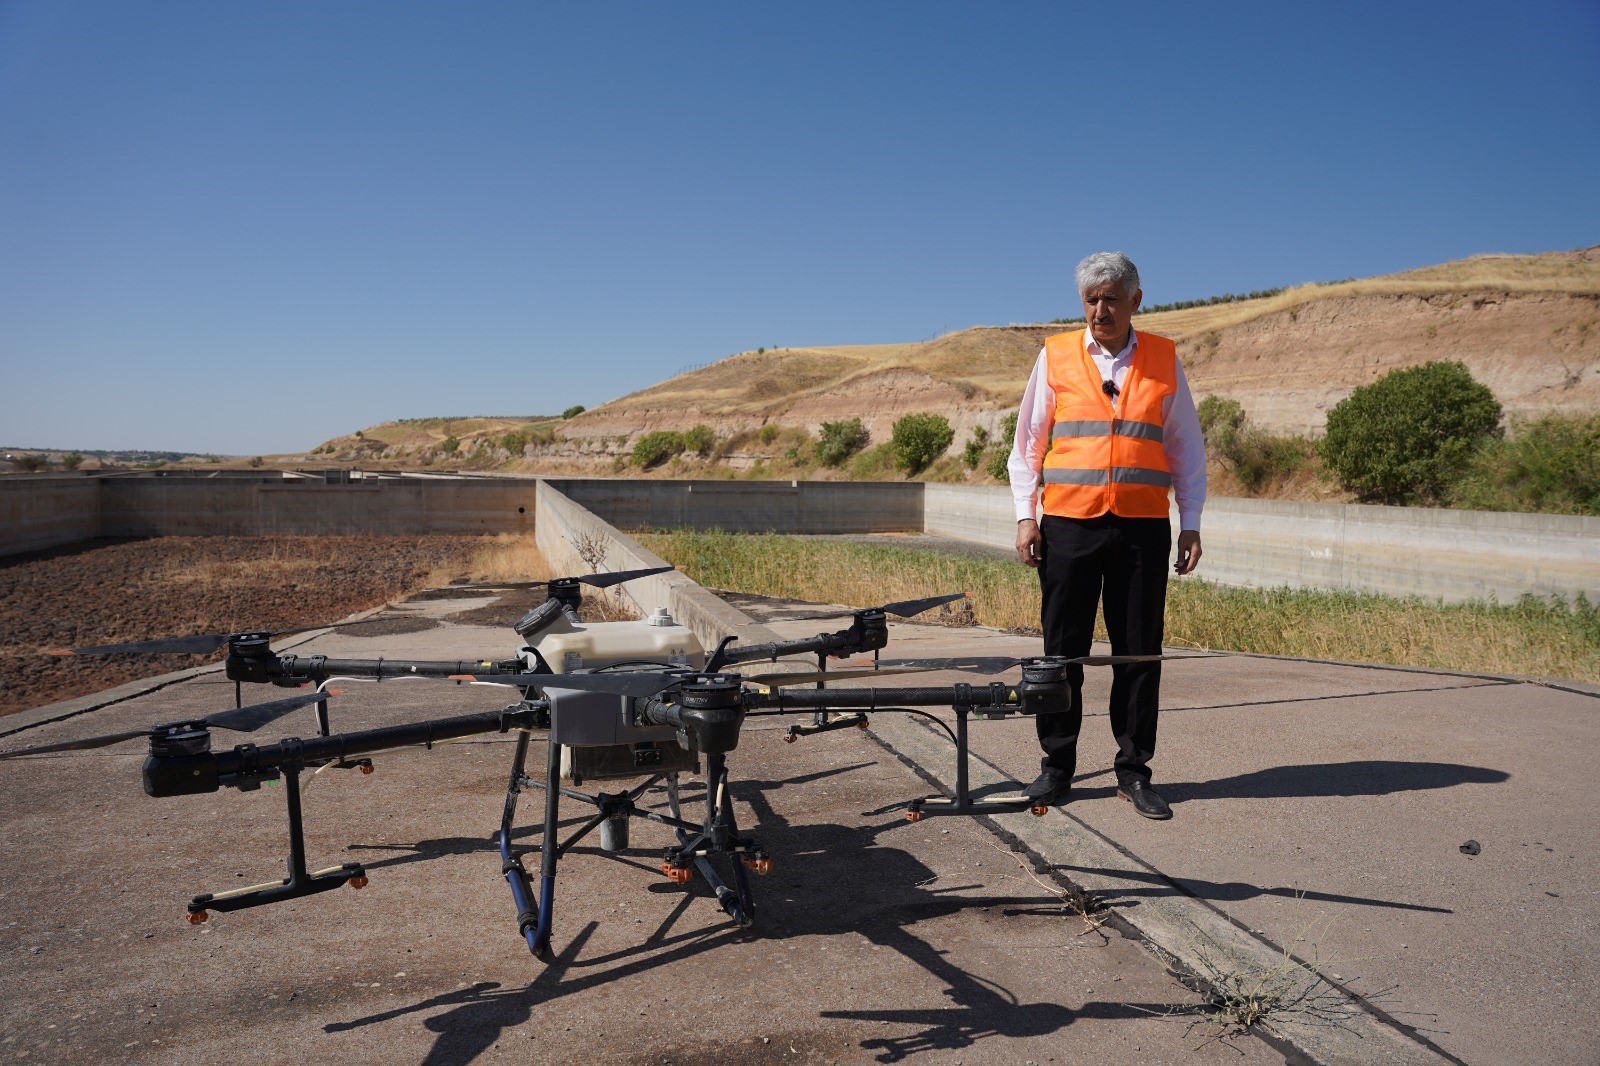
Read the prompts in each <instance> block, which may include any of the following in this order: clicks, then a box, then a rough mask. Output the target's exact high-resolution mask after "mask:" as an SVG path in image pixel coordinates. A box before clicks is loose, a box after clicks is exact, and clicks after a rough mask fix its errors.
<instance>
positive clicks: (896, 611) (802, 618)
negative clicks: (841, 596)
mask: <svg viewBox="0 0 1600 1066" xmlns="http://www.w3.org/2000/svg"><path fill="white" fill-rule="evenodd" d="M966 598H967V594H966V593H965V592H952V593H949V594H947V595H944V596H924V597H923V598H922V599H920V600H897V601H895V602H894V603H886V604H884V605H883V606H881V607H864V608H859V609H860V610H866V611H882V612H883V613H884V614H892V615H894V616H895V617H896V618H912V617H915V616H916V615H919V614H921V613H922V612H923V611H927V610H931V609H933V608H934V607H937V606H939V605H940V604H942V603H954V602H955V601H956V600H964V599H966ZM856 610H857V609H855V608H851V609H847V610H843V611H819V612H817V613H816V614H800V615H790V616H788V617H787V618H785V619H784V621H786V622H809V621H811V620H812V619H818V618H847V617H849V616H850V615H853V614H855V613H856Z"/></svg>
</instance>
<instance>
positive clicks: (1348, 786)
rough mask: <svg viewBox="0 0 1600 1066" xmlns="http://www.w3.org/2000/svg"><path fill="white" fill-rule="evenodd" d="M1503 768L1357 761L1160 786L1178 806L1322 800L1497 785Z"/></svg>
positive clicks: (1279, 768) (1503, 776) (1503, 778)
mask: <svg viewBox="0 0 1600 1066" xmlns="http://www.w3.org/2000/svg"><path fill="white" fill-rule="evenodd" d="M1510 777H1511V775H1510V774H1508V773H1506V772H1504V771H1503V770H1491V769H1488V768H1487V767H1482V766H1463V765H1461V764H1459V763H1446V762H1401V761H1399V760H1392V759H1358V760H1354V761H1351V762H1334V763H1307V764H1304V765H1300V766H1272V767H1268V768H1267V769H1265V770H1255V771H1252V772H1250V773H1247V774H1235V775H1234V776H1233V777H1222V778H1218V779H1217V780H1215V781H1185V782H1172V783H1168V784H1162V785H1160V786H1159V787H1160V789H1161V793H1162V795H1164V796H1166V797H1167V799H1169V800H1171V801H1174V802H1180V803H1181V802H1184V801H1187V800H1200V799H1309V798H1314V797H1319V796H1389V795H1393V794H1394V793H1396V792H1421V791H1426V790H1429V789H1438V788H1454V787H1455V786H1457V785H1497V784H1500V783H1501V782H1504V781H1507V780H1509V779H1510Z"/></svg>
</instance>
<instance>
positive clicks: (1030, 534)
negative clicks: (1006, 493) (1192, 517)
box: [1017, 518, 1198, 567]
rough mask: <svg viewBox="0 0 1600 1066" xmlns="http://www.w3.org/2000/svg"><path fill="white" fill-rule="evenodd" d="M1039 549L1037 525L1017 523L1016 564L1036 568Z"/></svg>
mask: <svg viewBox="0 0 1600 1066" xmlns="http://www.w3.org/2000/svg"><path fill="white" fill-rule="evenodd" d="M1197 539H1198V535H1197ZM1039 547H1040V537H1039V523H1037V522H1035V521H1034V520H1033V519H1031V518H1024V519H1023V520H1022V521H1020V522H1018V523H1017V562H1019V563H1022V564H1023V565H1024V566H1033V567H1037V566H1038V565H1039Z"/></svg>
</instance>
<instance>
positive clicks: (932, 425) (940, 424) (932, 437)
mask: <svg viewBox="0 0 1600 1066" xmlns="http://www.w3.org/2000/svg"><path fill="white" fill-rule="evenodd" d="M955 436H956V434H955V430H953V429H951V428H950V422H949V421H948V420H947V419H946V418H945V417H944V415H935V414H927V413H923V414H914V415H906V416H905V417H904V418H902V419H900V420H898V421H897V422H895V424H894V429H893V430H891V431H890V433H889V446H890V447H891V448H892V449H893V450H894V461H895V465H896V466H898V467H900V469H902V470H905V471H907V472H908V473H912V474H915V473H917V472H918V471H919V470H921V469H922V468H923V467H925V466H927V465H928V464H929V463H931V462H933V461H934V460H935V459H937V458H939V456H941V455H943V454H944V450H945V449H946V448H948V447H950V442H951V441H953V440H954V439H955Z"/></svg>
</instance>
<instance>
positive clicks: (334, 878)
mask: <svg viewBox="0 0 1600 1066" xmlns="http://www.w3.org/2000/svg"><path fill="white" fill-rule="evenodd" d="M300 769H301V768H300V767H298V766H293V765H285V766H282V767H281V768H280V774H281V776H282V781H283V791H284V795H285V797H286V798H287V799H288V802H289V876H288V877H286V878H284V879H283V880H282V881H269V882H267V883H266V884H264V885H252V886H250V887H249V888H236V889H233V890H231V891H228V892H211V893H206V894H205V895H200V896H196V897H194V898H193V899H192V900H190V901H189V921H190V922H192V923H194V924H195V925H199V924H200V923H201V922H204V921H205V920H206V919H207V918H209V917H210V914H209V913H208V912H210V911H238V910H244V909H245V908H246V907H259V906H261V905H263V904H266V903H277V902H279V901H280V900H286V899H298V898H300V897H301V896H313V895H316V894H317V893H318V892H328V891H331V890H332V889H335V888H338V887H339V886H340V885H343V884H349V885H350V887H351V888H364V887H366V884H367V873H366V868H365V867H363V866H362V865H361V864H360V863H358V862H347V863H345V864H344V865H343V866H330V867H329V868H327V869H326V870H307V869H306V836H305V827H304V824H303V823H302V821H301V816H300Z"/></svg>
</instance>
